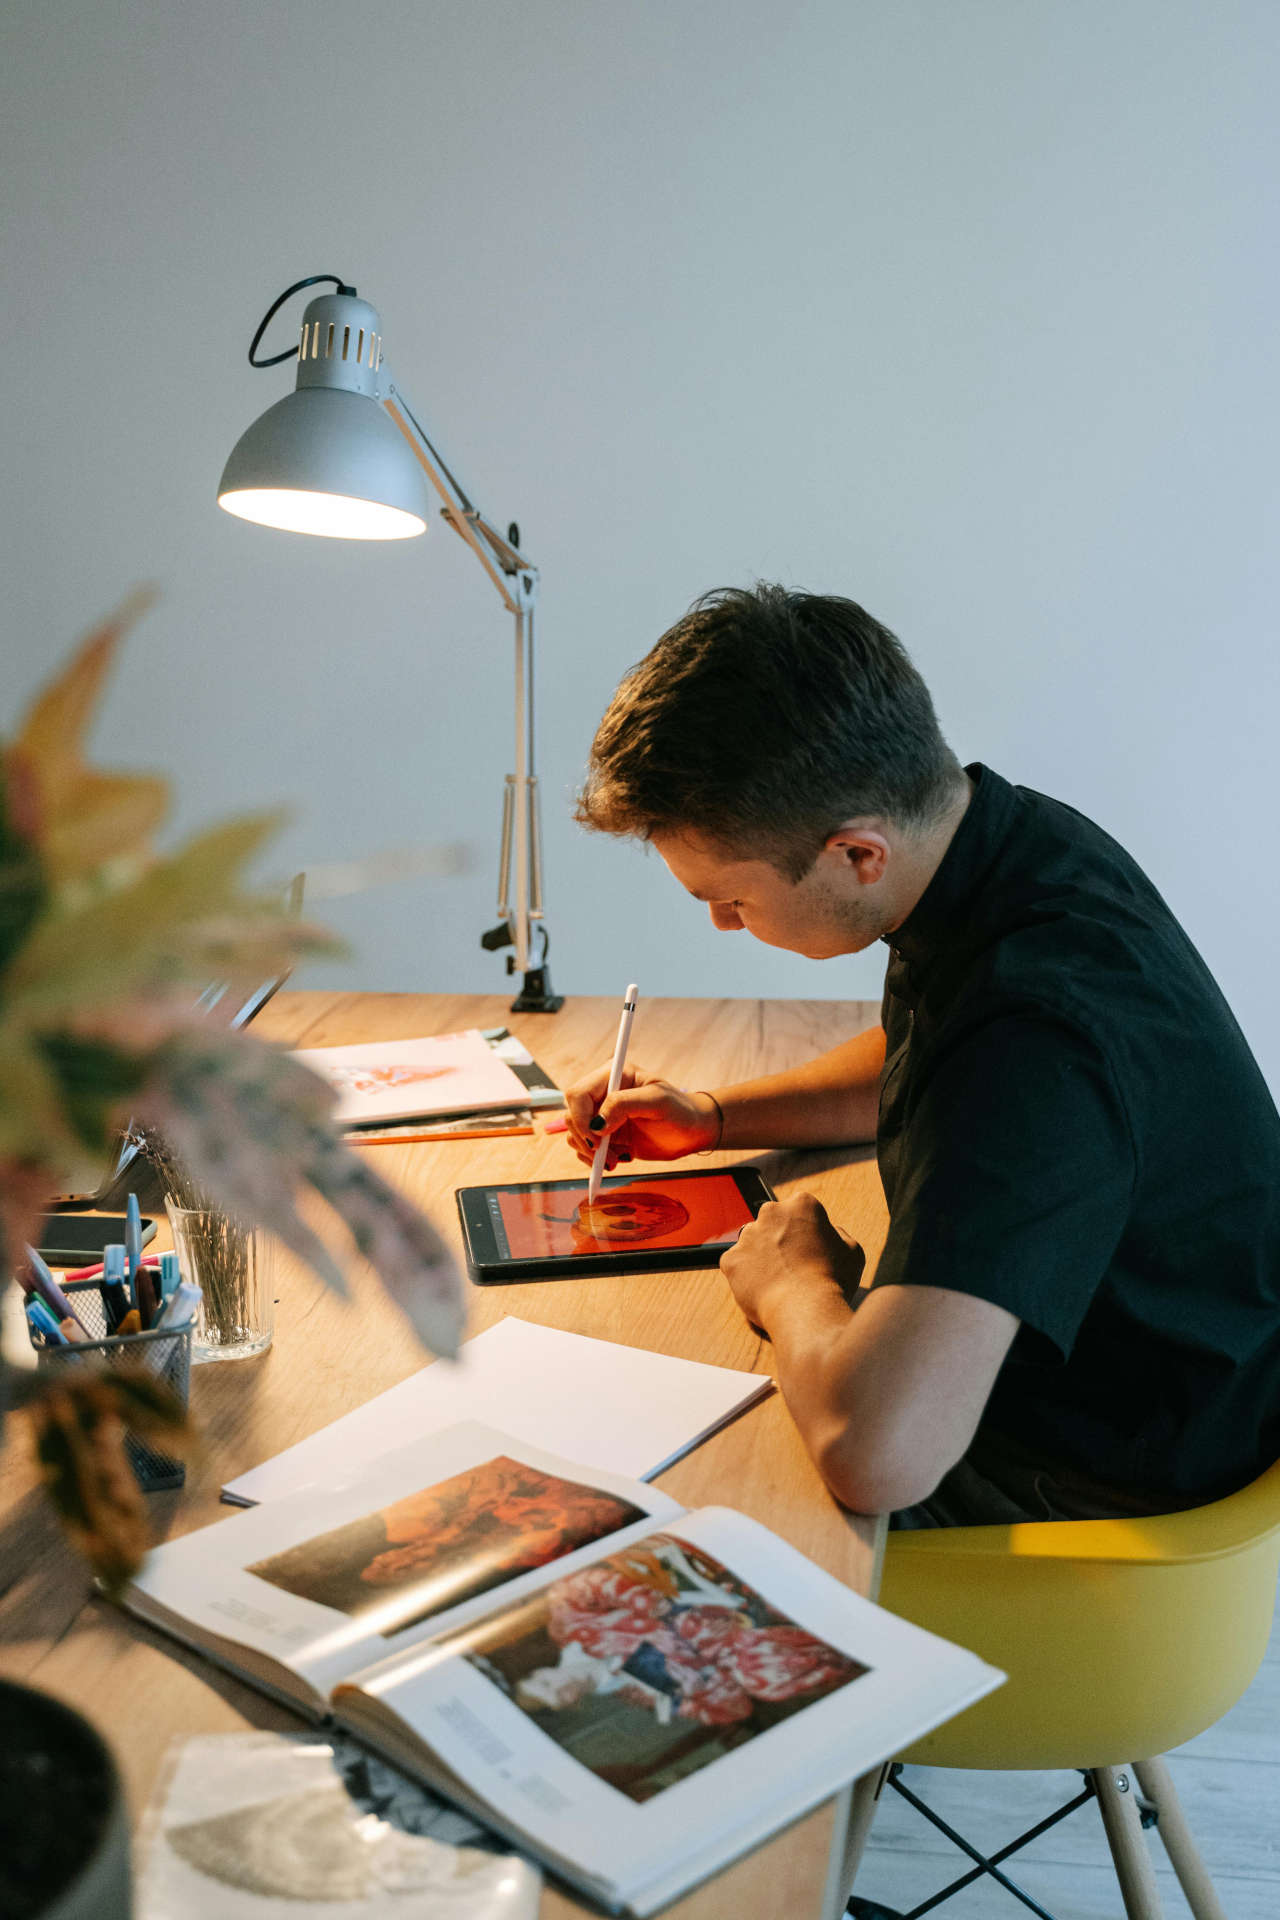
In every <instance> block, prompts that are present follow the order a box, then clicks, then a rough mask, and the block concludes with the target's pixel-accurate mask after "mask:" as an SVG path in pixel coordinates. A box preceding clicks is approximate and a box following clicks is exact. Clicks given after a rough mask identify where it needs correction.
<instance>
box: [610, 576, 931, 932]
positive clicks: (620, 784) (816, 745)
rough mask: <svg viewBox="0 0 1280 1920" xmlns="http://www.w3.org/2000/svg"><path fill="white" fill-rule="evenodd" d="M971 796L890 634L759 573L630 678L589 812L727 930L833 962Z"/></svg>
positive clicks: (896, 905) (673, 635)
mask: <svg viewBox="0 0 1280 1920" xmlns="http://www.w3.org/2000/svg"><path fill="white" fill-rule="evenodd" d="M967 791H968V789H967V785H966V782H965V778H964V774H963V772H962V770H961V768H960V766H959V763H958V762H957V760H956V758H955V755H954V754H953V753H952V752H951V749H950V748H949V747H948V746H947V744H946V742H945V740H944V739H943V738H942V735H941V733H940V731H939V728H938V722H937V718H936V716H935V714H934V711H933V702H932V701H931V700H930V698H929V691H928V688H927V687H926V686H925V684H924V682H923V680H922V679H921V678H920V676H919V674H918V673H917V672H916V670H915V668H914V667H913V666H912V664H911V662H910V660H909V659H908V658H907V655H906V652H905V650H904V648H903V647H902V645H901V644H900V642H899V641H898V640H896V639H895V638H894V636H893V634H891V633H890V632H889V630H888V629H887V628H886V627H882V626H881V625H880V623H879V622H878V621H877V620H873V619H872V618H871V616H870V614H868V613H865V612H864V611H863V609H862V608H861V607H859V606H858V605H857V604H856V603H855V602H854V601H852V600H843V599H839V598H836V597H835V596H831V595H823V594H807V593H798V592H791V591H789V590H788V589H786V588H785V587H778V586H770V585H763V584H762V585H760V586H757V587H756V588H754V589H753V590H748V589H745V588H732V587H731V588H726V589H724V590H722V591H721V592H718V593H713V594H708V595H706V596H705V597H704V598H703V599H701V600H699V601H697V602H696V603H695V605H694V606H693V607H692V608H691V609H690V611H689V612H688V613H687V614H686V615H685V616H684V618H683V619H682V620H680V621H678V622H677V623H676V625H675V626H674V627H672V628H671V629H670V630H669V631H668V632H667V633H665V634H664V635H663V636H662V638H661V640H659V641H658V644H657V645H656V646H655V647H654V648H653V650H652V652H651V653H649V654H648V655H647V656H646V657H645V659H643V660H642V661H641V662H640V664H639V665H638V666H637V667H634V668H633V669H632V670H631V672H630V673H629V674H628V675H627V677H626V678H625V679H624V680H623V682H622V685H621V686H620V687H619V688H618V691H617V693H616V694H615V695H614V697H613V700H612V701H611V702H610V705H609V709H608V711H607V712H606V714H605V716H604V719H603V720H602V721H601V723H600V727H599V730H598V731H597V733H596V738H595V741H594V744H593V746H592V750H591V759H590V764H589V768H588V774H587V781H586V784H585V786H584V788H583V791H582V794H581V796H580V799H579V803H578V819H579V820H580V821H581V822H582V824H583V825H585V826H588V827H594V828H596V829H598V830H600V831H602V832H605V833H616V834H629V835H635V836H637V837H638V838H641V839H645V840H650V841H652V842H653V844H654V845H655V846H656V847H657V848H658V851H659V852H660V853H661V855H662V857H663V859H664V860H666V862H667V865H668V866H669V867H670V868H671V870H672V872H673V873H674V874H675V876H676V878H677V879H678V880H679V881H680V882H681V883H682V885H684V886H685V887H686V888H687V889H688V890H689V892H691V893H693V894H694V895H695V897H697V898H699V899H704V900H706V901H707V902H708V904H709V905H710V907H711V917H712V919H713V921H714V922H715V924H716V925H717V926H719V927H723V928H725V929H726V930H728V929H730V928H734V927H739V926H745V927H747V928H748V929H749V930H750V931H751V932H752V933H754V934H756V936H757V938H759V939H762V940H765V941H767V942H768V943H769V944H770V945H774V946H782V947H788V948H792V949H794V950H795V951H798V952H803V953H809V954H812V955H813V957H815V958H822V957H825V956H827V955H828V954H834V953H843V952H850V951H853V950H855V949H856V948H859V947H863V946H867V945H869V944H870V943H871V941H872V940H874V939H877V938H879V936H880V935H881V934H882V933H884V932H886V931H887V930H888V929H889V928H890V927H892V926H893V925H896V924H897V922H898V920H900V919H901V918H902V917H903V916H904V914H905V912H906V911H908V910H909V908H910V906H911V905H912V904H914V898H915V897H916V896H917V895H918V893H919V891H920V889H921V886H922V885H923V884H924V881H925V880H927V878H928V874H927V873H925V874H924V876H923V879H921V877H920V872H919V864H920V863H919V860H918V859H916V858H914V857H913V855H915V854H916V853H918V852H919V851H920V850H922V849H931V848H932V845H933V842H934V841H935V839H936V836H937V834H938V832H939V830H940V829H942V828H943V827H944V825H946V823H948V822H950V823H951V825H952V826H953V825H954V820H955V817H956V815H957V810H958V809H960V808H962V806H963V801H964V799H965V798H966V797H967ZM934 864H936V861H935V862H934ZM908 895H909V896H910V897H908ZM895 916H896V917H895Z"/></svg>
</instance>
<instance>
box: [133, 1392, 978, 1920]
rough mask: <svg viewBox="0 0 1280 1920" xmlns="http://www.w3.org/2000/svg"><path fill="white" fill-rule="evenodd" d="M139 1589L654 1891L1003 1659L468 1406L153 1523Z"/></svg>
mask: <svg viewBox="0 0 1280 1920" xmlns="http://www.w3.org/2000/svg"><path fill="white" fill-rule="evenodd" d="M125 1604H126V1605H127V1606H128V1607H129V1608H130V1609H131V1610H132V1611H133V1612H134V1613H136V1614H138V1615H139V1616H140V1617H141V1618H142V1619H144V1620H147V1621H149V1622H151V1623H152V1624H153V1625H155V1626H158V1627H161V1628H163V1629H164V1630H165V1631H167V1632H169V1633H171V1634H173V1635H175V1636H176V1637H177V1638H179V1639H180V1640H183V1641H185V1642H186V1643H187V1644H188V1645H190V1646H193V1647H195V1648H197V1649H199V1650H200V1651H202V1652H203V1653H205V1654H207V1655H208V1656H209V1657H210V1658H211V1659H214V1660H216V1661H218V1662H219V1663H221V1664H222V1665H224V1666H227V1667H229V1668H230V1669H232V1670H233V1671H234V1672H236V1673H239V1674H241V1675H242V1676H243V1677H244V1678H246V1679H247V1680H249V1681H251V1682H252V1683H253V1684H255V1685H257V1686H259V1687H261V1688H262V1689H264V1690H265V1691H267V1692H270V1693H272V1694H275V1695H276V1696H278V1697H280V1698H282V1699H284V1700H286V1701H287V1702H289V1703H290V1704H292V1705H294V1706H295V1707H297V1708H298V1709H299V1710H300V1711H301V1712H303V1713H306V1714H308V1715H310V1716H311V1717H312V1718H314V1719H316V1720H320V1719H324V1718H326V1717H329V1716H332V1718H333V1720H334V1721H336V1722H337V1723H338V1725H339V1726H341V1727H343V1728H345V1729H346V1730H347V1731H348V1732H351V1733H353V1734H355V1735H356V1736H357V1737H358V1738H359V1739H361V1740H362V1741H364V1742H365V1743H366V1744H367V1745H368V1746H370V1747H372V1748H374V1749H375V1750H376V1751H378V1752H380V1753H381V1754H383V1755H384V1756H385V1757H386V1758H387V1759H388V1760H390V1761H392V1762H393V1763H394V1764H395V1765H398V1766H400V1767H401V1768H403V1769H404V1771H405V1772H407V1773H410V1774H412V1775H415V1776H416V1777H418V1778H419V1779H421V1780H423V1781H425V1782H426V1783H427V1785H429V1786H431V1787H434V1788H436V1789H437V1790H439V1791H440V1792H442V1793H444V1794H445V1795H446V1796H447V1797H449V1798H450V1799H452V1800H454V1801H455V1802H456V1803H458V1804H459V1805H461V1806H462V1807H464V1808H466V1809H467V1810H468V1811H469V1812H471V1813H473V1814H474V1815H475V1816H476V1817H477V1818H479V1819H481V1820H483V1821H484V1822H486V1823H487V1824H488V1825H489V1826H491V1827H493V1828H496V1829H497V1830H498V1831H499V1832H500V1833H503V1834H505V1835H506V1836H507V1837H508V1838H510V1839H511V1840H513V1841H515V1843H516V1844H517V1845H519V1846H521V1847H523V1848H525V1849H526V1850H527V1851H529V1852H531V1853H533V1854H534V1855H536V1856H538V1857H539V1858H541V1859H542V1860H543V1861H544V1862H545V1863H546V1864H547V1865H548V1866H550V1867H551V1868H553V1869H554V1870H555V1871H556V1872H558V1873H560V1874H561V1875H562V1876H563V1877H564V1878H565V1879H566V1880H569V1881H571V1882H573V1883H574V1884H575V1885H577V1886H579V1887H581V1888H582V1889H583V1890H584V1891H585V1892H587V1893H588V1894H590V1895H591V1896H593V1897H594V1898H596V1899H598V1900H600V1901H601V1902H603V1903H604V1904H605V1905H606V1906H608V1907H610V1908H611V1909H612V1910H614V1911H618V1910H621V1909H626V1910H628V1911H630V1912H632V1913H635V1914H641V1915H642V1914H648V1913H652V1912H654V1911H656V1909H657V1908H658V1907H660V1906H662V1905H664V1904H665V1903H666V1902H667V1901H669V1900H671V1899H673V1898H675V1897H676V1895H678V1894H680V1893H682V1892H683V1891H685V1890H686V1889H687V1888H688V1887H690V1886H692V1885H693V1884H695V1883H696V1882H697V1881H699V1880H701V1879H703V1878H705V1877H706V1876H707V1875H708V1874H711V1873H714V1872H716V1871H718V1870H719V1869H720V1868H721V1867H723V1866H725V1865H727V1864H728V1863H729V1861H731V1860H733V1859H735V1858H736V1857H737V1856H738V1855H739V1854H740V1853H743V1852H745V1851H746V1850H747V1848H748V1847H750V1846H752V1845H755V1844H756V1843H758V1842H759V1841H760V1840H762V1839H764V1838H765V1837H767V1835H768V1834H770V1833H772V1832H774V1831H775V1830H777V1829H778V1828H780V1827H783V1826H785V1825H787V1824H788V1823H789V1822H790V1821H792V1820H794V1819H796V1818H798V1817H799V1816H800V1815H801V1814H802V1813H804V1812H805V1811H807V1810H808V1809H809V1808H810V1807H812V1806H814V1805H816V1804H817V1802H818V1801H820V1800H822V1799H824V1798H825V1797H826V1796H827V1795H828V1794H830V1793H832V1792H834V1791H835V1790H836V1789H837V1788H838V1787H840V1786H841V1785H843V1784H844V1783H845V1782H846V1781H848V1780H851V1779H853V1778H855V1777H856V1776H857V1775H859V1774H861V1773H864V1772H865V1771H866V1770H867V1769H868V1768H869V1767H871V1766H874V1765H875V1764H876V1763H877V1762H878V1761H880V1760H883V1759H885V1758H887V1757H888V1756H889V1755H891V1754H893V1753H895V1752H896V1751H898V1749H900V1748H901V1747H904V1746H906V1745H908V1744H909V1743H910V1742H911V1741H912V1740H914V1739H916V1738H917V1736H918V1735H920V1734H922V1733H924V1732H926V1731H927V1730H928V1729H929V1728H930V1727H933V1726H936V1725H937V1724H938V1723H939V1721H942V1720H945V1719H947V1718H948V1717H949V1716H950V1715H951V1714H953V1713H955V1712H957V1711H958V1710H959V1709H960V1708H962V1707H965V1706H968V1705H969V1704H970V1703H971V1702H972V1701H974V1700H977V1699H979V1698H981V1696H982V1695H983V1694H985V1693H987V1692H989V1691H990V1690H991V1689H992V1688H993V1687H995V1686H996V1685H998V1684H999V1681H1000V1679H1001V1678H1002V1676H1001V1675H1000V1674H998V1673H996V1672H995V1671H994V1670H993V1669H992V1668H990V1667H988V1666H986V1665H985V1664H984V1663H983V1662H982V1661H981V1660H979V1659H978V1658H977V1657H976V1656H975V1655H973V1654H971V1653H966V1652H964V1651H963V1650H962V1649H961V1648H959V1647H954V1646H951V1645H949V1644H948V1643H947V1642H946V1641H942V1640H938V1639H936V1638H935V1637H934V1636H932V1635H930V1634H927V1633H923V1632H922V1631H921V1630H920V1629H919V1628H917V1627H914V1626H911V1625H909V1624H908V1623H907V1622H905V1621H902V1620H899V1619H897V1618H896V1617H895V1616H894V1615H892V1614H889V1613H885V1612H884V1611H882V1610H881V1609H880V1608H878V1607H875V1606H872V1605H871V1603H870V1602H869V1601H865V1600H862V1599H860V1598H858V1597H857V1596H856V1595H854V1594H852V1593H850V1592H849V1590H848V1589H847V1588H846V1587H843V1586H842V1585H841V1584H840V1582H839V1581H837V1580H834V1579H833V1578H832V1577H831V1576H830V1575H829V1574H826V1573H824V1572H822V1571H821V1570H820V1569H819V1568H817V1567H815V1566H814V1565H813V1564H812V1563H811V1562H810V1561H808V1560H806V1559H805V1558H804V1556H803V1555H802V1554H799V1553H797V1552H796V1551H795V1550H794V1549H793V1548H792V1547H789V1546H787V1545H786V1544H785V1543H784V1542H783V1541H781V1540H779V1539H778V1538H777V1537H776V1536H775V1535H774V1534H772V1533H770V1532H769V1531H768V1529H767V1528H764V1527H761V1526H759V1525H757V1524H756V1523H755V1522H754V1521H751V1520H747V1519H745V1518H744V1517H743V1516H742V1515H740V1514H737V1513H733V1512H730V1511H729V1510H727V1509H725V1508H721V1507H709V1508H703V1509H700V1510H699V1511H696V1512H693V1513H689V1512H686V1511H684V1510H683V1509H682V1508H680V1507H679V1506H677V1505H676V1503H675V1502H674V1501H672V1500H671V1499H670V1498H669V1497H668V1496H667V1495H665V1494H663V1493H661V1492H660V1491H659V1490H658V1489H657V1488H655V1487H652V1486H648V1485H645V1484H644V1483H642V1482H639V1481H631V1480H625V1479H623V1478H621V1477H620V1476H618V1475H616V1474H608V1473H603V1472H600V1471H599V1470H597V1469H593V1468H586V1467H580V1466H577V1465H575V1464H574V1463H573V1462H571V1461H566V1460H563V1459H560V1458H558V1457H557V1456H555V1455H552V1454H546V1453H543V1452H541V1451H540V1450H539V1449H537V1448H534V1447H531V1446H528V1445H527V1444H525V1443H524V1442H523V1441H519V1440H514V1439H512V1438H511V1437H510V1436H508V1435H505V1434H502V1433H500V1432H497V1431H496V1430H494V1429H492V1428H488V1427H482V1426H479V1425H477V1424H474V1423H467V1424H464V1425H459V1426H455V1427H452V1428H449V1429H447V1430H446V1431H444V1432H438V1433H434V1434H431V1435H429V1436H428V1437H427V1438H426V1439H424V1440H421V1441H418V1442H417V1443H415V1444H414V1445H413V1446H410V1447H404V1448H400V1449H398V1450H397V1451H396V1452H394V1453H386V1454H383V1455H382V1456H381V1457H380V1458H379V1459H378V1460H376V1461H374V1462H373V1463H371V1466H370V1469H369V1473H368V1476H367V1477H366V1478H364V1479H362V1480H357V1481H354V1482H351V1483H349V1484H347V1485H345V1486H343V1487H339V1488H335V1489H332V1490H330V1491H325V1490H323V1489H318V1488H311V1489H307V1490H305V1491H303V1492H299V1493H294V1494H289V1495H285V1496H283V1497H282V1498H280V1499H279V1500H274V1501H271V1502H270V1503H268V1504H265V1505H263V1506H260V1507H255V1508H253V1509H251V1510H250V1511H248V1512H245V1513H239V1514H236V1515H235V1516H234V1517H232V1518H229V1519H226V1520H223V1521H220V1522H218V1523H217V1524H215V1525H214V1526H211V1527H206V1528H204V1529H203V1530H202V1531H200V1532H198V1533H193V1534H188V1535H186V1536H185V1537H184V1538H182V1539H179V1540H176V1541H173V1542H171V1543H169V1544H167V1545H165V1546H162V1547H160V1548H159V1549H158V1550H157V1551H156V1552H154V1553H153V1554H152V1555H151V1557H150V1559H149V1560H148V1562H147V1564H146V1566H145V1568H144V1569H143V1572H142V1573H141V1575H140V1576H139V1578H138V1580H137V1581H136V1582H135V1584H134V1586H133V1587H132V1588H131V1589H130V1591H129V1594H128V1596H127V1597H126V1602H125Z"/></svg>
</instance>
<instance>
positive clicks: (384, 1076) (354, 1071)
mask: <svg viewBox="0 0 1280 1920" xmlns="http://www.w3.org/2000/svg"><path fill="white" fill-rule="evenodd" d="M458 1071H459V1069H458V1068H457V1067H331V1068H330V1070H329V1077H330V1079H331V1080H332V1082H333V1084H334V1086H336V1087H337V1089H338V1091H339V1092H340V1093H385V1092H386V1090H387V1088H388V1087H416V1086H420V1085H422V1084H423V1083H424V1082H425V1081H427V1080H443V1079H445V1078H446V1076H447V1075H449V1074H451V1073H457V1072H458Z"/></svg>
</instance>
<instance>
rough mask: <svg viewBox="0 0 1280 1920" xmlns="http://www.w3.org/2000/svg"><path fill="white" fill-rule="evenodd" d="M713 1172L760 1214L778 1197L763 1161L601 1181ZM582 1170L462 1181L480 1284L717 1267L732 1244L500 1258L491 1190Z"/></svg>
mask: <svg viewBox="0 0 1280 1920" xmlns="http://www.w3.org/2000/svg"><path fill="white" fill-rule="evenodd" d="M708 1174H728V1175H730V1176H731V1178H732V1179H733V1181H734V1183H735V1185H736V1186H737V1189H738V1192H739V1193H740V1194H741V1195H742V1198H743V1200H744V1201H745V1202H746V1205H747V1207H748V1208H749V1210H750V1213H751V1217H752V1219H753V1220H754V1218H755V1216H756V1215H757V1214H758V1213H759V1211H760V1209H761V1207H762V1206H763V1205H764V1203H765V1201H766V1200H772V1199H773V1197H774V1196H773V1193H772V1192H771V1191H770V1188H769V1184H768V1182H767V1181H766V1180H765V1178H764V1176H763V1175H762V1174H761V1172H760V1170H759V1168H758V1167H750V1166H738V1167H685V1168H681V1169H680V1170H678V1171H676V1170H672V1171H670V1172H666V1171H663V1172H661V1173H650V1174H644V1173H628V1174H625V1175H621V1176H615V1177H613V1178H610V1179H606V1180H604V1181H602V1182H601V1185H602V1186H603V1187H629V1186H636V1185H642V1184H644V1182H646V1181H652V1180H661V1181H663V1183H664V1184H665V1183H667V1182H669V1181H670V1182H674V1181H678V1180H705V1179H706V1177H707V1175H708ZM581 1186H582V1176H581V1175H578V1176H577V1177H574V1176H573V1175H570V1176H569V1178H567V1179H564V1180H509V1181H505V1182H499V1183H497V1184H495V1185H493V1186H489V1187H458V1188H456V1189H455V1198H456V1200H457V1203H458V1218H459V1220H460V1221H461V1223H462V1240H463V1246H464V1248H465V1250H466V1257H467V1268H468V1271H469V1272H470V1274H471V1278H472V1279H473V1280H474V1281H475V1283H476V1285H477V1286H482V1287H491V1286H507V1285H510V1284H511V1283H512V1282H515V1281H519V1280H571V1279H575V1278H576V1279H585V1278H587V1276H588V1275H590V1274H593V1273H670V1272H674V1271H675V1270H677V1269H680V1268H685V1267H717V1266H719V1264H720V1256H721V1255H722V1254H723V1253H724V1251H725V1247H726V1246H727V1245H728V1244H729V1243H728V1242H726V1241H719V1242H710V1243H708V1244H707V1245H704V1246H700V1247H652V1248H645V1247H629V1248H625V1249H623V1250H621V1251H620V1252H618V1253H586V1254H583V1253H576V1254H552V1255H550V1256H549V1257H548V1258H547V1259H545V1260H503V1259H501V1258H499V1256H498V1251H497V1246H496V1243H495V1241H494V1238H493V1230H492V1227H491V1226H490V1221H489V1195H490V1194H492V1193H528V1192H529V1191H530V1190H531V1189H532V1188H538V1189H540V1190H541V1189H549V1190H551V1191H553V1192H554V1191H556V1190H557V1189H559V1190H561V1191H564V1190H566V1189H567V1190H572V1189H574V1188H581Z"/></svg>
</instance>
